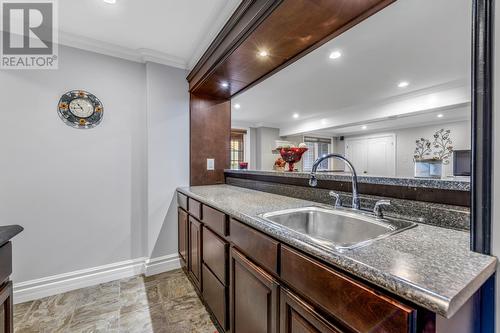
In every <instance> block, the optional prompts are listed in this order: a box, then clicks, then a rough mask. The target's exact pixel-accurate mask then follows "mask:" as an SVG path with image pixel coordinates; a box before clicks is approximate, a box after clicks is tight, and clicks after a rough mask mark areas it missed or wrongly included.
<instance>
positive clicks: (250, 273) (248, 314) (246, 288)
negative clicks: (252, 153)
mask: <svg viewBox="0 0 500 333" xmlns="http://www.w3.org/2000/svg"><path fill="white" fill-rule="evenodd" d="M230 262H231V264H230V270H231V273H230V275H231V279H230V316H231V333H277V332H278V327H279V322H278V316H279V313H278V309H279V304H278V299H279V295H278V293H279V284H278V282H277V280H275V279H274V278H273V277H272V276H271V275H269V274H268V273H266V272H265V271H264V270H262V269H261V268H259V267H257V266H256V265H254V264H253V263H252V262H250V260H249V259H247V258H246V257H245V256H244V255H243V254H241V253H240V252H238V251H237V250H236V249H235V248H231V259H230Z"/></svg>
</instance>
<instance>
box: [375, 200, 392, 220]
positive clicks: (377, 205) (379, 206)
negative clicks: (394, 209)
mask: <svg viewBox="0 0 500 333" xmlns="http://www.w3.org/2000/svg"><path fill="white" fill-rule="evenodd" d="M390 205H391V201H390V200H379V201H377V202H376V203H375V207H373V214H374V215H375V216H376V217H377V218H379V219H383V218H384V213H383V212H382V207H383V206H390Z"/></svg>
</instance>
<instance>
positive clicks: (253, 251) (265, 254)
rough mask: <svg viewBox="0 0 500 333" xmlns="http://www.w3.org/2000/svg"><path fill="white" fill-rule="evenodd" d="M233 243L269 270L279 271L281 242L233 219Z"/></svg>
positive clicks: (231, 226) (231, 235)
mask: <svg viewBox="0 0 500 333" xmlns="http://www.w3.org/2000/svg"><path fill="white" fill-rule="evenodd" d="M230 238H231V241H232V242H233V244H234V245H235V246H236V247H238V248H239V249H240V250H241V251H243V252H244V253H245V254H246V255H247V256H248V257H250V258H252V259H253V260H255V261H256V262H257V263H258V264H259V265H260V266H262V267H263V268H265V269H267V270H268V271H269V272H272V273H276V274H277V273H278V251H279V243H278V242H277V241H275V240H274V239H272V238H270V237H267V236H266V235H264V234H262V233H261V232H259V231H256V230H254V229H252V228H250V227H247V226H246V225H244V224H242V223H241V222H238V221H236V220H233V219H231V222H230Z"/></svg>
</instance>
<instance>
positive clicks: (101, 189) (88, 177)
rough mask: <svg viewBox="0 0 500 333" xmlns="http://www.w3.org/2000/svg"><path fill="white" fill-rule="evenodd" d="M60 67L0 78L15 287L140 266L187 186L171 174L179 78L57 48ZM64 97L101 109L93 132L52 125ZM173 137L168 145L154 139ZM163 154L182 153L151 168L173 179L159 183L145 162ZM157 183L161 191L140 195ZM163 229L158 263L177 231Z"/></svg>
mask: <svg viewBox="0 0 500 333" xmlns="http://www.w3.org/2000/svg"><path fill="white" fill-rule="evenodd" d="M59 58H60V63H59V70H54V71H41V70H32V71H2V73H1V75H0V91H2V96H1V98H0V115H1V119H2V125H3V126H2V130H1V131H0V149H1V151H2V154H1V155H0V169H1V170H2V172H1V173H0V184H1V186H0V202H2V205H1V207H0V224H3V225H6V224H20V225H22V226H24V228H25V231H24V232H23V233H22V234H21V235H19V236H18V237H17V238H16V239H15V241H14V243H13V244H14V274H13V278H14V279H15V280H16V282H23V281H27V280H31V279H37V278H42V277H47V276H51V275H55V274H61V273H67V272H71V271H75V270H80V269H86V268H91V267H95V266H100V265H105V264H110V263H114V262H118V261H123V260H128V259H134V258H139V257H143V256H148V255H149V253H150V252H151V251H152V248H153V247H154V245H155V244H156V243H157V242H156V240H155V239H154V238H155V235H158V234H159V232H160V229H161V227H160V226H159V224H160V223H161V219H160V216H162V215H163V214H164V215H165V216H168V218H167V219H171V215H168V214H167V213H166V212H167V211H168V206H169V205H170V203H171V198H172V193H173V191H174V187H175V186H176V185H177V184H186V183H187V176H186V175H185V173H184V172H181V171H179V169H183V168H185V166H186V163H187V157H186V156H187V152H186V151H183V150H182V147H183V146H185V145H186V141H185V140H186V138H185V136H186V135H187V133H188V126H189V125H188V122H187V121H186V119H187V114H188V108H187V95H182V94H180V93H179V91H180V90H181V89H185V80H184V77H183V75H181V73H179V72H178V71H176V70H170V69H165V70H164V71H162V72H161V74H159V75H162V76H163V75H172V78H171V79H165V80H161V79H159V78H158V77H157V76H154V74H156V73H157V72H158V73H160V69H159V68H156V67H155V66H149V65H148V70H146V65H144V64H139V63H134V62H129V61H125V60H121V59H117V58H113V57H108V56H103V55H98V54H94V53H90V52H86V51H81V50H77V49H73V48H68V47H61V48H60V57H59ZM147 74H149V78H147ZM146 82H147V83H148V84H146ZM156 87H158V89H155V88H156ZM169 87H171V89H169ZM71 89H85V90H88V91H90V92H92V93H94V94H95V95H96V96H97V97H99V98H100V99H101V101H102V102H103V104H104V107H105V113H104V119H103V122H102V124H101V125H99V126H98V127H96V128H94V129H90V130H77V129H74V128H71V127H69V126H67V125H65V124H64V123H63V122H62V121H61V120H60V119H59V117H58V115H57V112H56V108H57V103H58V100H59V98H60V96H61V95H62V94H63V93H65V92H66V91H68V90H71ZM147 89H148V90H149V92H150V93H149V94H147ZM160 93H165V94H166V96H165V98H159V97H158V96H159V94H160ZM148 97H149V98H148ZM184 98H185V101H183V102H181V101H180V100H182V99H184ZM148 100H149V102H150V104H151V108H150V109H149V113H148V112H147V110H148V108H147V102H148ZM162 112H165V113H162ZM148 114H149V116H150V126H149V128H150V129H151V131H150V135H149V136H148ZM176 114H178V115H177V116H175V115H176ZM166 117H168V118H169V119H165V118H166ZM170 117H171V118H170ZM172 128H175V129H176V132H174V133H172V136H171V137H165V136H161V135H160V134H159V133H160V132H162V131H163V130H165V131H168V130H170V129H172ZM178 133H182V134H183V135H181V136H179V135H178ZM164 139H167V140H168V141H166V142H163V143H160V141H162V140H164ZM148 142H149V147H150V149H149V154H148ZM171 144H175V145H180V146H179V148H178V149H177V148H176V149H173V150H172V152H170V153H171V155H170V157H169V158H170V161H171V163H170V164H169V165H168V166H167V165H166V163H165V161H162V162H161V163H162V164H158V165H159V167H161V168H164V170H163V172H164V173H165V174H169V173H171V172H172V178H171V179H170V180H167V179H166V178H168V177H166V178H165V176H164V175H161V172H160V171H159V170H158V169H154V168H148V155H149V158H150V159H149V161H150V163H156V162H157V161H158V160H159V159H160V158H159V156H160V155H161V154H168V153H169V151H168V150H167V148H168V147H167V145H168V146H170V145H171ZM174 178H175V180H173V179H174ZM156 181H158V184H161V185H159V186H162V187H163V188H162V189H159V188H158V187H151V186H150V188H149V190H148V183H149V184H154V183H155V182H156ZM148 200H149V202H148ZM148 208H149V209H148ZM154 209H156V211H155V210H154ZM148 210H149V212H148ZM148 224H149V228H148ZM167 225H168V226H169V228H170V227H171V228H172V230H164V231H163V232H162V233H161V235H162V236H161V237H164V240H165V243H164V244H163V245H161V246H160V245H158V247H157V248H158V250H157V251H155V254H157V255H164V254H169V253H165V251H166V252H170V253H172V252H174V251H172V250H173V249H174V248H175V247H176V240H175V238H174V237H172V236H171V235H172V234H175V233H176V228H175V225H174V224H173V223H172V221H170V220H169V222H168V223H167ZM167 235H168V236H167ZM148 243H149V244H148ZM167 243H168V246H167ZM151 244H152V245H151Z"/></svg>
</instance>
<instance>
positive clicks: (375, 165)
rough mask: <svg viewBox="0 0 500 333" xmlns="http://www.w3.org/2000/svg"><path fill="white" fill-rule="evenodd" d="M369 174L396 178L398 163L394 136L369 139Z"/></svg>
mask: <svg viewBox="0 0 500 333" xmlns="http://www.w3.org/2000/svg"><path fill="white" fill-rule="evenodd" d="M367 147H368V149H367V150H368V154H367V163H368V174H370V175H374V176H395V175H396V170H395V169H396V163H395V156H394V155H395V151H394V138H393V136H385V137H378V138H370V139H367Z"/></svg>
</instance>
